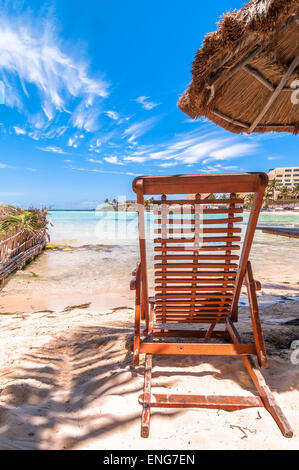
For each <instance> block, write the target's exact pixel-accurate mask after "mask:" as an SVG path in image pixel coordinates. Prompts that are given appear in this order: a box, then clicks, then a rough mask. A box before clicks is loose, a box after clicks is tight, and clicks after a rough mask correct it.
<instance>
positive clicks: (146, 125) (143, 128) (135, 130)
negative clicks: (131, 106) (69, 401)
mask: <svg viewBox="0 0 299 470" xmlns="http://www.w3.org/2000/svg"><path fill="white" fill-rule="evenodd" d="M158 120H159V117H157V116H156V117H152V118H149V119H146V120H145V121H140V122H136V123H135V124H132V125H131V126H130V127H128V128H127V129H126V130H125V131H124V133H123V137H128V142H131V143H133V142H134V141H135V139H137V138H138V137H140V136H141V135H143V134H146V133H147V132H148V131H149V130H150V129H152V128H153V127H154V126H155V124H156V122H157V121H158Z"/></svg>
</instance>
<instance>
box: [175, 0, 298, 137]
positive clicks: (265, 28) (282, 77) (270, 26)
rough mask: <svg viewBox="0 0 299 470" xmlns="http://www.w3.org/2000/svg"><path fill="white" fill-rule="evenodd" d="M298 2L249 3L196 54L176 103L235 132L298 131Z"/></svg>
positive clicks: (259, 0) (221, 25)
mask: <svg viewBox="0 0 299 470" xmlns="http://www.w3.org/2000/svg"><path fill="white" fill-rule="evenodd" d="M298 79H299V0H251V1H250V2H249V3H248V4H247V5H246V6H245V7H244V8H242V9H241V10H239V11H237V12H233V13H227V14H225V15H224V16H223V17H222V19H221V21H220V22H219V25H218V30H217V31H216V32H213V33H210V34H208V35H207V36H206V38H205V40H204V42H203V45H202V48H201V49H199V50H198V51H197V54H196V57H195V60H194V62H193V68H192V82H191V84H190V86H189V88H188V89H187V91H186V92H185V94H184V95H183V96H182V97H181V99H180V100H179V102H178V106H179V108H180V109H181V110H182V111H184V112H185V113H186V114H188V115H189V116H190V117H191V118H193V119H194V118H198V117H200V116H205V117H207V118H208V119H210V120H211V121H213V122H214V123H216V124H218V125H220V126H222V127H224V128H225V129H227V130H229V131H231V132H235V133H241V132H247V133H249V134H250V133H252V132H260V133H264V132H269V131H276V132H292V133H294V134H298V133H299V103H298V98H299V92H298V93H297V91H294V89H295V90H296V89H297V90H298V89H299V81H298Z"/></svg>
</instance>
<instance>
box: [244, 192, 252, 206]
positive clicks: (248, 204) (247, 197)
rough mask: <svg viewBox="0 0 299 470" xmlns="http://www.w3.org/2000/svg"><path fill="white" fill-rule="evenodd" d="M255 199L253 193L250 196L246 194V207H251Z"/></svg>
mask: <svg viewBox="0 0 299 470" xmlns="http://www.w3.org/2000/svg"><path fill="white" fill-rule="evenodd" d="M253 197H254V194H253V193H248V194H246V196H245V198H244V199H245V205H246V206H247V207H251V205H252V201H253Z"/></svg>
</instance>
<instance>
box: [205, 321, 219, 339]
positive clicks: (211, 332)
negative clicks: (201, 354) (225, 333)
mask: <svg viewBox="0 0 299 470" xmlns="http://www.w3.org/2000/svg"><path fill="white" fill-rule="evenodd" d="M216 324H217V322H213V323H211V325H210V326H209V328H208V330H207V332H206V334H205V337H204V340H203V342H204V343H208V341H209V339H210V338H211V336H212V334H213V331H214V328H215V326H216Z"/></svg>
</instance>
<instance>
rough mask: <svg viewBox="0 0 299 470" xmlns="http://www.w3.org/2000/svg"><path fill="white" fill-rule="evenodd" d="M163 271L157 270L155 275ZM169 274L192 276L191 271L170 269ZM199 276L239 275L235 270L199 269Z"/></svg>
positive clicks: (159, 274)
mask: <svg viewBox="0 0 299 470" xmlns="http://www.w3.org/2000/svg"><path fill="white" fill-rule="evenodd" d="M161 274H162V271H155V276H161ZM169 276H192V272H190V271H168V270H167V277H169ZM197 276H210V277H214V276H223V277H228V276H230V277H233V278H235V277H236V276H237V273H236V272H235V271H230V272H226V271H199V272H198V273H197Z"/></svg>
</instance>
